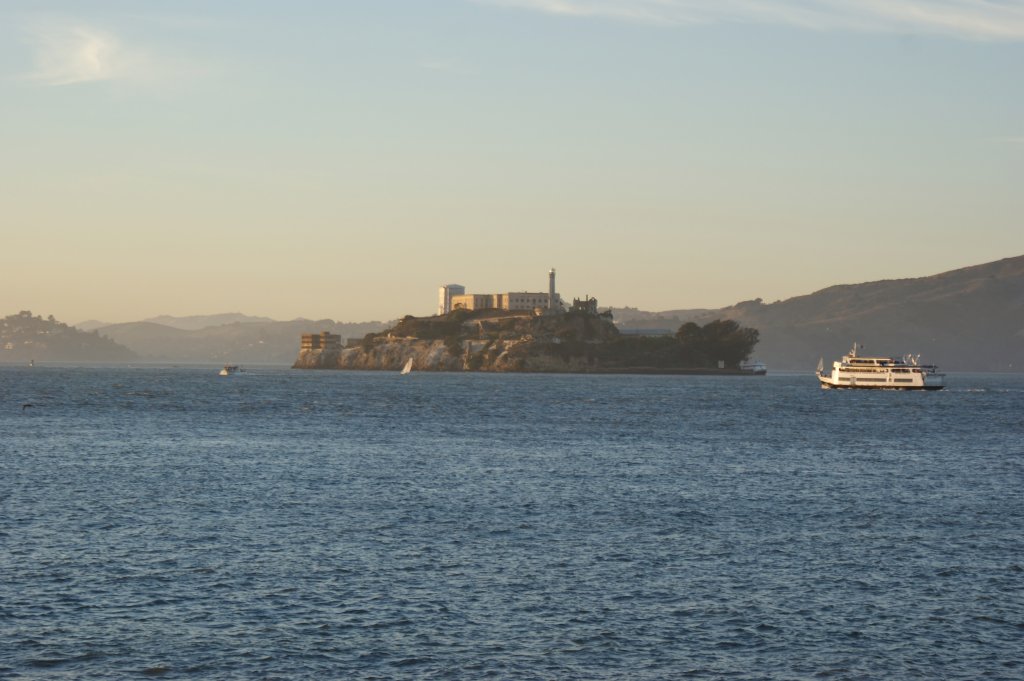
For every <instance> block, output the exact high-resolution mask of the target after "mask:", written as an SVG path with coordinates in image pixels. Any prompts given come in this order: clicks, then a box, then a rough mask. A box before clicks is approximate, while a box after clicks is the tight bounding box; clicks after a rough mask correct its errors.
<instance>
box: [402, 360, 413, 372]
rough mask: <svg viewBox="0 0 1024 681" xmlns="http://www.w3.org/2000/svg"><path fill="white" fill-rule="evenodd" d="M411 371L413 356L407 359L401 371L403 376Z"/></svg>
mask: <svg viewBox="0 0 1024 681" xmlns="http://www.w3.org/2000/svg"><path fill="white" fill-rule="evenodd" d="M410 371H412V357H410V358H409V359H408V360H406V362H405V366H404V367H402V371H401V374H402V375H403V376H405V375H406V374H407V373H409V372H410Z"/></svg>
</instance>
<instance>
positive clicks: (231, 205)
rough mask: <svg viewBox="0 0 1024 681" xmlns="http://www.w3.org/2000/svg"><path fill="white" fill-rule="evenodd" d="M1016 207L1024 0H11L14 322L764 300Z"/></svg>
mask: <svg viewBox="0 0 1024 681" xmlns="http://www.w3.org/2000/svg"><path fill="white" fill-rule="evenodd" d="M1022 216H1024V0H931V1H926V0H774V1H773V0H763V1H758V0H592V1H591V0H430V1H429V2H428V1H424V0H408V1H399V0H363V1H356V0H348V1H337V2H295V1H291V2H287V3H285V2H257V1H253V0H245V1H244V2H243V1H235V2H228V1H223V2H207V1H206V0H202V1H199V0H196V1H192V2H190V1H187V0H182V1H178V2H138V1H136V0H125V1H123V2H102V1H97V2H89V3H81V2H46V1H31V2H29V1H19V0H8V1H7V2H5V3H3V5H2V6H0V284H2V287H0V315H6V314H11V313H14V312H17V311H18V310H21V309H31V310H32V311H33V312H35V313H37V314H42V315H44V316H45V315H48V314H54V315H55V316H57V317H58V319H62V320H64V321H68V322H77V321H81V320H84V319H87V318H98V319H102V320H106V321H129V320H135V319H140V318H143V317H148V316H154V315H158V314H174V315H186V314H205V313H214V312H226V311H241V312H246V313H248V314H254V315H266V316H271V317H275V318H279V319H290V318H294V317H298V316H304V317H315V318H321V317H331V318H335V319H340V320H347V321H359V320H368V319H391V318H395V317H397V316H400V315H402V314H406V313H412V314H425V313H430V312H432V311H433V309H434V307H435V305H436V296H437V293H436V291H437V286H438V285H439V284H443V283H449V282H455V283H461V284H464V285H465V286H467V288H468V289H469V290H470V291H478V292H494V291H507V290H541V291H543V290H545V289H546V286H547V271H548V269H549V268H550V267H552V266H554V267H556V268H557V269H558V272H559V287H558V288H559V291H560V292H561V293H562V295H563V296H564V297H568V298H570V299H571V298H572V297H573V296H580V297H582V296H583V295H585V294H589V295H592V296H596V297H597V298H598V299H599V301H600V303H601V304H602V305H616V306H621V305H630V306H634V307H640V308H643V309H648V310H664V309H671V308H680V307H709V306H720V305H727V304H731V303H734V302H737V301H739V300H744V299H750V298H755V297H762V298H764V299H765V300H766V301H772V300H775V299H779V298H787V297H790V296H793V295H800V294H803V293H810V292H811V291H814V290H817V289H819V288H822V287H824V286H828V285H831V284H834V283H852V282H860V281H868V280H873V279H882V278H894V277H910V276H921V275H927V274H934V273H937V272H941V271H945V270H948V269H954V268H957V267H962V266H967V265H972V264H979V263H983V262H988V261H991V260H996V259H999V258H1002V257H1008V256H1014V255H1020V254H1022V253H1024V224H1022V223H1024V218H1022Z"/></svg>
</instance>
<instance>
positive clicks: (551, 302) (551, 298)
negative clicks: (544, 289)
mask: <svg viewBox="0 0 1024 681" xmlns="http://www.w3.org/2000/svg"><path fill="white" fill-rule="evenodd" d="M557 304H558V296H557V295H556V294H555V268H554V267H552V268H551V271H550V272H548V309H549V310H551V311H552V312H553V311H554V310H555V309H556V307H555V306H556V305H557Z"/></svg>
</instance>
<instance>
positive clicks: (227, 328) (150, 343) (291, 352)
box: [99, 315, 386, 366]
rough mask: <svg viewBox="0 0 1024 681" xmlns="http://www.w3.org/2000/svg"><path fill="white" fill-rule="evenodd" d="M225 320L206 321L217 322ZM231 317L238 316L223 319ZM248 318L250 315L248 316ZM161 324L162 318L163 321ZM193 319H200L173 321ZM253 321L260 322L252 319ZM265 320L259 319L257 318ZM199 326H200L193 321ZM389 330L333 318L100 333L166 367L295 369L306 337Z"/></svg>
mask: <svg viewBox="0 0 1024 681" xmlns="http://www.w3.org/2000/svg"><path fill="white" fill-rule="evenodd" d="M220 316H221V315H212V316H208V317H205V319H211V318H216V317H220ZM223 316H225V317H230V316H233V315H223ZM242 316H244V315H242ZM156 319H161V317H157V318H156ZM171 319H178V320H181V319H192V320H199V319H203V318H201V317H194V318H171ZM248 319H254V318H252V317H249V318H248ZM256 319H259V318H256ZM193 323H196V322H193ZM385 327H386V324H384V323H382V322H365V323H355V324H351V323H339V322H335V321H334V320H331V319H320V320H315V321H313V320H308V319H295V320H292V321H290V322H277V321H272V320H271V321H265V322H264V321H250V322H232V323H229V324H220V325H217V326H208V327H204V328H199V329H182V328H175V327H172V326H169V325H166V324H159V323H156V322H152V321H142V322H130V323H127V324H111V325H109V326H104V327H102V328H100V329H99V333H101V334H103V335H106V336H109V337H110V338H113V339H114V340H116V341H117V342H119V343H121V344H123V345H125V346H127V347H128V348H131V349H132V350H133V351H134V352H136V353H137V354H138V355H139V356H140V357H142V358H144V359H148V360H152V361H162V362H197V363H203V362H213V363H217V364H220V363H232V364H282V365H289V366H290V365H291V364H292V362H294V361H295V355H296V353H297V352H298V349H299V340H300V338H301V336H302V334H304V333H314V332H320V331H330V332H331V333H336V334H338V335H340V336H342V337H343V338H362V337H363V336H365V335H366V334H367V333H376V332H378V331H381V330H382V329H384V328H385Z"/></svg>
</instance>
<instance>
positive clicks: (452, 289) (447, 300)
mask: <svg viewBox="0 0 1024 681" xmlns="http://www.w3.org/2000/svg"><path fill="white" fill-rule="evenodd" d="M465 293H466V287H465V286H462V285H460V284H445V285H444V286H442V287H441V288H440V289H439V290H438V292H437V314H439V315H440V314H448V313H449V312H451V311H452V296H461V295H464V294H465Z"/></svg>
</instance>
